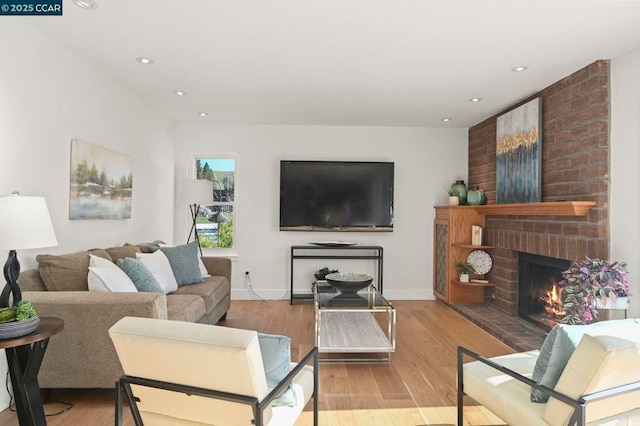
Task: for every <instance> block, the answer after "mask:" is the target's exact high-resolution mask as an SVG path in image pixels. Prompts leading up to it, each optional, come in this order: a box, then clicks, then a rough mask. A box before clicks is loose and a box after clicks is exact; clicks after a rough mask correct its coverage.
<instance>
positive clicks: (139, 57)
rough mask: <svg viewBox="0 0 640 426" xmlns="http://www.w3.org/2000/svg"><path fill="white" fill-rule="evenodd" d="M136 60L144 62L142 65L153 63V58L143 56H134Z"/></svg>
mask: <svg viewBox="0 0 640 426" xmlns="http://www.w3.org/2000/svg"><path fill="white" fill-rule="evenodd" d="M136 61H138V62H140V63H141V64H144V65H151V64H152V63H153V59H150V58H145V57H144V56H138V57H137V58H136Z"/></svg>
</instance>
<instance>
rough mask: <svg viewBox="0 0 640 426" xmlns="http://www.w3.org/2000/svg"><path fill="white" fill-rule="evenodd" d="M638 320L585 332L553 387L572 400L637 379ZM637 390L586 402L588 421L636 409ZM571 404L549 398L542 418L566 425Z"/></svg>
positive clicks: (639, 393) (639, 355) (639, 356)
mask: <svg viewBox="0 0 640 426" xmlns="http://www.w3.org/2000/svg"><path fill="white" fill-rule="evenodd" d="M638 359H640V322H633V321H632V322H627V323H625V324H622V325H620V326H618V327H615V328H609V329H608V330H607V332H606V334H602V335H597V336H592V335H590V334H585V335H584V336H583V338H582V340H581V341H580V343H579V344H578V346H577V347H576V350H575V351H574V353H573V355H572V356H571V358H570V359H569V362H568V363H567V366H566V367H565V369H564V371H563V372H562V375H561V376H560V379H559V380H558V384H557V385H556V387H555V390H556V391H558V392H560V393H563V394H565V395H567V396H569V397H571V398H573V399H578V398H579V397H580V396H582V395H588V394H591V393H594V392H598V391H602V390H606V389H609V388H613V387H616V386H620V385H624V384H628V383H633V382H637V381H640V362H638ZM638 401H640V391H636V392H631V393H627V394H623V395H620V396H615V397H611V398H606V399H604V400H601V401H596V402H593V403H590V404H588V405H587V419H586V420H587V422H594V421H597V420H600V419H604V418H606V417H609V416H613V415H616V414H618V413H624V412H627V411H630V410H633V409H637V408H638ZM571 413H572V410H571V407H569V406H567V405H566V404H564V403H562V402H560V401H558V400H556V399H555V398H550V399H549V402H547V404H546V407H545V410H544V414H543V418H544V420H546V421H547V423H549V424H550V425H554V426H556V425H557V426H559V425H566V424H567V423H568V421H569V417H570V416H571Z"/></svg>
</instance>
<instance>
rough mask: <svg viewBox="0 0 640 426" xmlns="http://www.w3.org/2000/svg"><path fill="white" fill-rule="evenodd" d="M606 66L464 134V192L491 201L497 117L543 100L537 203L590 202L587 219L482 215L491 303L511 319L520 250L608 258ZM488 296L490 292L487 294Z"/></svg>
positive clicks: (575, 257)
mask: <svg viewBox="0 0 640 426" xmlns="http://www.w3.org/2000/svg"><path fill="white" fill-rule="evenodd" d="M609 93H610V86H609V61H605V60H600V61H596V62H594V63H592V64H591V65H588V66H587V67H585V68H583V69H581V70H579V71H577V72H575V73H573V74H571V75H570V76H568V77H566V78H564V79H562V80H560V81H558V82H556V83H554V84H552V85H551V86H549V87H547V88H546V89H544V90H542V91H541V92H539V93H537V94H535V95H532V96H531V97H529V98H527V99H524V100H522V101H521V102H519V103H518V104H515V105H513V106H512V107H510V108H509V109H507V110H505V111H503V112H501V113H499V114H497V115H495V116H493V117H491V118H489V119H487V120H485V121H483V122H481V123H479V124H477V125H475V126H473V127H471V128H470V129H469V182H468V184H469V187H470V188H471V187H473V186H478V187H479V188H482V189H484V191H485V194H486V196H487V200H488V203H489V204H493V203H495V202H496V121H497V117H498V116H500V115H502V114H504V113H505V112H508V111H510V110H512V109H513V108H516V107H518V106H520V105H522V104H524V103H526V102H528V101H530V100H531V99H534V98H537V97H541V98H542V201H563V200H570V201H580V200H591V201H596V202H597V206H596V207H594V208H592V209H591V210H590V212H589V214H588V215H587V216H586V217H558V216H487V218H486V229H485V242H484V243H485V244H489V245H492V246H495V247H496V248H495V249H493V250H491V256H492V258H493V269H492V270H491V272H490V276H489V278H490V279H491V282H494V283H495V284H496V287H495V289H494V291H495V293H494V294H495V299H493V298H491V297H490V296H491V293H487V297H488V300H489V301H491V302H492V303H494V305H495V306H496V307H498V308H500V309H502V310H504V311H506V312H509V313H514V314H515V313H517V303H518V294H517V286H518V283H517V279H518V277H517V275H518V254H517V253H518V251H522V252H527V253H533V254H539V255H544V256H550V257H556V258H560V259H567V260H579V259H583V258H584V256H585V255H586V256H589V257H592V258H593V257H598V258H603V259H608V256H609V220H608V215H609V157H610V156H609V147H610V143H609V123H610V114H609V111H610V97H609ZM488 291H491V289H488Z"/></svg>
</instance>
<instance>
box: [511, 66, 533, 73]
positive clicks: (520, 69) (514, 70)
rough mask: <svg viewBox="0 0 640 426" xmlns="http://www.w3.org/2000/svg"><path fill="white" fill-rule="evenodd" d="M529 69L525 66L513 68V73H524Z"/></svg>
mask: <svg viewBox="0 0 640 426" xmlns="http://www.w3.org/2000/svg"><path fill="white" fill-rule="evenodd" d="M528 69H529V67H526V66H524V65H518V66H517V67H513V68H511V71H513V72H522V71H526V70H528Z"/></svg>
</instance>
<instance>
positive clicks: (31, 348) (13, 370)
mask: <svg viewBox="0 0 640 426" xmlns="http://www.w3.org/2000/svg"><path fill="white" fill-rule="evenodd" d="M63 328H64V321H63V320H61V319H60V318H52V317H42V318H40V324H38V328H36V330H35V331H34V332H33V333H31V334H27V335H26V336H20V337H15V338H13V339H7V340H0V349H4V350H5V353H6V354H7V363H8V364H9V374H10V375H11V385H12V387H13V395H14V397H15V399H16V411H17V413H18V421H19V422H20V426H41V425H46V424H47V421H46V420H45V417H44V408H43V407H42V397H41V396H40V386H39V385H38V371H39V370H40V365H41V364H42V359H43V358H44V353H45V351H46V349H47V344H48V343H49V338H50V337H51V336H53V335H54V334H57V333H60V332H61V331H62V329H63Z"/></svg>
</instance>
